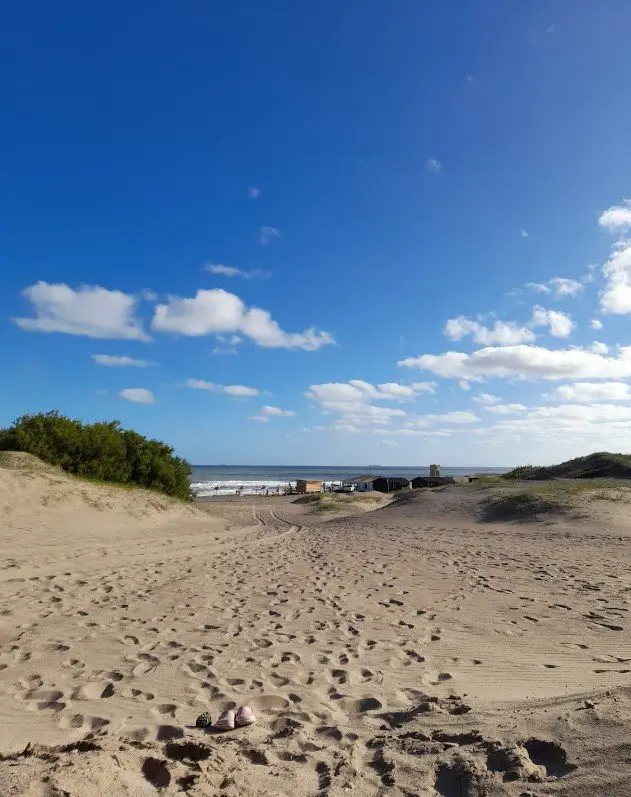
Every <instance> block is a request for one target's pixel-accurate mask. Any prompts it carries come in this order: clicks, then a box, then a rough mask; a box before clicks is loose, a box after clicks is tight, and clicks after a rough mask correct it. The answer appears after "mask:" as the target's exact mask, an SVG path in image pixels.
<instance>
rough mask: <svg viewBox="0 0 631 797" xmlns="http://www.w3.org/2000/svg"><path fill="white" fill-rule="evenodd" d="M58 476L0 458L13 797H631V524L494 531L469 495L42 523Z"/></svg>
mask: <svg viewBox="0 0 631 797" xmlns="http://www.w3.org/2000/svg"><path fill="white" fill-rule="evenodd" d="M39 478H40V477H39V476H37V475H35V476H33V475H32V474H31V475H29V477H28V479H26V477H24V475H23V474H22V475H21V476H20V474H19V473H18V474H16V473H14V472H9V475H7V472H4V471H2V470H1V469H0V479H2V480H4V479H9V482H10V485H11V486H10V489H9V491H8V492H7V493H5V497H4V499H3V501H2V502H0V503H1V504H4V505H7V504H6V503H5V502H7V501H8V505H9V506H10V507H11V511H9V512H4V513H3V515H2V526H3V529H2V546H3V557H5V564H6V563H7V562H8V566H4V565H3V567H4V569H3V570H0V590H1V591H2V593H1V594H2V602H1V604H0V605H1V606H2V607H3V608H2V614H1V615H0V641H1V642H2V648H1V652H0V710H1V711H2V717H3V720H4V721H3V723H2V724H1V725H0V751H1V752H2V753H3V759H2V761H0V793H1V794H3V795H11V797H13V795H29V797H40V796H44V795H45V796H46V797H57V795H61V794H69V795H72V797H75V795H81V796H82V795H86V796H87V795H94V794H107V795H151V794H158V793H161V794H165V795H174V794H180V793H187V794H190V795H200V796H203V795H226V797H232V796H233V795H235V796H236V795H270V794H274V795H320V796H321V797H324V795H327V796H328V797H336V795H342V794H344V795H346V794H348V793H349V792H353V793H356V794H359V795H383V794H392V795H396V796H397V797H398V796H399V795H401V797H403V796H404V795H405V796H408V795H428V797H436V795H440V797H461V795H465V796H467V797H471V796H475V797H480V796H481V795H489V796H490V797H493V795H523V794H535V795H544V794H548V795H549V794H557V795H605V794H607V795H628V794H629V793H631V775H630V774H629V772H628V766H627V764H626V758H627V755H628V754H627V753H626V752H625V750H626V749H628V745H629V743H630V742H631V732H629V731H628V727H629V719H630V718H631V688H630V687H631V641H630V639H629V634H628V608H629V603H628V596H629V591H630V590H631V575H629V573H628V568H627V564H626V562H627V560H628V556H629V553H630V547H631V545H630V543H631V538H630V537H629V536H628V535H627V534H626V532H625V531H624V524H622V525H616V523H615V522H614V520H610V523H609V525H608V526H607V527H606V528H602V527H594V526H592V525H590V524H589V523H588V522H587V520H586V521H584V522H583V523H582V525H578V524H577V525H575V526H572V525H569V524H568V523H567V522H566V521H565V520H563V519H561V520H560V521H559V522H556V523H554V524H545V523H535V524H523V523H519V524H498V523H494V524H486V523H480V522H479V521H478V518H479V512H477V510H475V511H474V509H475V506H478V504H476V501H478V500H479V496H478V498H475V497H474V498H473V499H472V498H471V496H472V494H473V493H472V492H471V491H466V490H453V491H451V492H449V494H448V495H438V496H437V495H423V496H422V497H420V498H418V500H417V499H414V500H412V501H408V502H406V503H405V504H399V505H396V504H395V505H392V506H389V507H386V508H384V509H380V510H377V511H376V512H374V513H371V514H365V515H362V516H361V517H353V518H345V519H335V520H332V521H328V522H327V521H322V520H320V519H319V518H317V517H314V516H313V515H311V514H308V513H306V512H305V509H304V506H303V507H300V506H297V505H292V504H291V503H289V502H284V501H282V500H278V499H270V500H265V499H253V500H251V501H249V502H248V501H247V500H245V501H241V502H236V501H229V502H226V503H225V504H222V503H220V502H213V503H212V504H211V505H210V509H209V511H208V513H200V512H193V513H191V512H190V511H189V510H186V509H182V508H179V509H178V508H177V507H173V506H170V507H168V508H166V509H165V510H163V511H164V516H163V518H162V519H160V518H159V513H158V512H157V510H156V512H155V514H153V515H151V518H150V519H147V518H144V519H133V518H132V519H130V518H129V517H126V516H125V511H124V509H123V507H124V505H125V501H127V500H129V495H126V496H125V497H122V496H114V495H110V498H109V499H108V500H110V501H116V500H120V501H121V503H120V504H118V503H116V505H115V506H112V507H109V508H108V509H106V510H104V509H95V508H94V507H91V506H90V505H89V502H88V504H87V505H82V504H81V501H80V499H79V498H78V497H77V496H74V497H71V499H69V500H71V502H72V506H73V510H72V513H71V514H68V513H67V512H66V513H64V512H62V511H61V510H59V509H58V508H56V509H55V508H52V509H51V508H50V506H49V507H48V508H46V507H45V508H42V506H41V503H37V502H36V501H32V507H31V510H32V517H31V520H29V519H28V518H29V515H28V511H27V504H28V501H24V502H23V504H20V503H19V501H18V500H17V496H18V495H21V496H22V497H24V495H26V494H33V484H35V485H36V486H37V489H44V488H43V487H42V485H41V483H40V481H39ZM47 478H48V477H47ZM75 486H76V485H75ZM71 487H72V485H71ZM71 487H68V488H67V489H69V490H71ZM46 489H51V488H50V485H49V487H48V488H46ZM64 489H66V488H64ZM90 489H91V490H96V491H97V492H98V491H99V488H97V487H93V486H91V487H90ZM108 489H109V488H108ZM112 489H113V488H112ZM114 492H117V491H114ZM38 494H39V493H38ZM7 495H8V498H7ZM11 495H15V496H16V500H15V502H14V501H13V500H12V499H11ZM140 500H141V501H142V500H144V499H140ZM74 502H77V503H74ZM441 502H442V505H443V507H445V508H446V515H445V514H444V515H443V518H446V519H441V516H440V503H441ZM13 504H15V505H16V506H17V505H20V506H22V508H21V509H20V511H19V513H16V510H15V508H14V506H13ZM178 512H179V514H178ZM70 516H72V524H70V525H71V528H70V529H69V526H68V521H69V518H70ZM96 518H99V521H98V522H96V520H95V519H96ZM93 521H94V522H93ZM44 523H45V524H46V531H45V532H44V531H43V530H42V525H43V524H44ZM25 552H26V553H25ZM7 557H9V558H7ZM245 702H247V703H249V704H250V705H251V706H252V707H253V708H254V709H255V711H256V712H257V714H258V716H259V722H258V724H257V725H256V726H254V727H251V728H249V729H244V730H239V731H235V732H234V733H231V734H224V735H213V734H211V733H205V732H203V731H199V730H197V729H195V728H194V727H191V726H192V725H193V723H194V720H195V717H196V715H197V714H198V713H199V712H201V711H202V710H210V711H211V712H212V714H213V716H217V715H218V713H219V711H220V710H222V709H223V708H225V707H229V706H232V705H239V704H242V703H245Z"/></svg>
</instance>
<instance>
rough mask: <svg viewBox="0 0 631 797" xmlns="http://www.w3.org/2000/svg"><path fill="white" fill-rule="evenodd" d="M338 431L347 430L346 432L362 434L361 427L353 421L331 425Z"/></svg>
mask: <svg viewBox="0 0 631 797" xmlns="http://www.w3.org/2000/svg"><path fill="white" fill-rule="evenodd" d="M330 428H331V429H335V430H336V431H338V432H345V433H346V434H360V433H361V429H359V428H358V427H357V426H355V425H354V424H352V423H336V424H334V425H333V426H331V427H330Z"/></svg>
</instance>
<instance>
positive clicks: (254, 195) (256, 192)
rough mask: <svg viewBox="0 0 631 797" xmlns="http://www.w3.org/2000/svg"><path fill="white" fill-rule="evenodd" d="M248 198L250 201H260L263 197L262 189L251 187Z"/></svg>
mask: <svg viewBox="0 0 631 797" xmlns="http://www.w3.org/2000/svg"><path fill="white" fill-rule="evenodd" d="M248 196H249V197H250V199H258V198H259V197H260V196H261V189H260V188H257V187H256V186H255V185H251V186H250V187H249V188H248Z"/></svg>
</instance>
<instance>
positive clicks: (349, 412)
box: [305, 379, 434, 425]
mask: <svg viewBox="0 0 631 797" xmlns="http://www.w3.org/2000/svg"><path fill="white" fill-rule="evenodd" d="M433 390H434V383H428V382H414V383H413V384H412V385H399V384H397V383H391V382H386V383H384V384H381V385H371V384H370V383H369V382H363V381H362V380H360V379H352V380H351V381H350V382H327V383H324V384H321V385H311V386H310V387H309V389H308V390H307V392H306V393H305V396H306V397H307V398H309V399H311V400H313V401H314V402H316V405H317V406H319V407H320V409H322V411H323V412H324V413H325V414H328V413H336V414H338V415H340V416H342V418H343V422H345V423H349V424H351V425H358V424H370V423H379V422H382V423H383V422H385V423H388V422H389V421H390V420H391V419H392V418H395V417H403V416H405V414H406V413H405V412H404V411H403V410H401V409H398V408H393V407H383V406H380V405H378V404H372V403H371V402H372V401H391V402H392V401H394V402H402V401H406V400H411V399H413V398H415V397H417V396H418V395H420V394H422V393H428V392H433Z"/></svg>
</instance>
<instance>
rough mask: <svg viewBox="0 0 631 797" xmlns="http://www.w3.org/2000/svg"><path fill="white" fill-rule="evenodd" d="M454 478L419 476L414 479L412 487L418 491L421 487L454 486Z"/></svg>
mask: <svg viewBox="0 0 631 797" xmlns="http://www.w3.org/2000/svg"><path fill="white" fill-rule="evenodd" d="M454 483H455V481H454V478H453V477H452V476H417V477H416V478H415V479H412V481H411V483H410V486H411V487H412V488H413V489H415V490H417V489H418V488H419V487H443V486H444V485H445V484H454Z"/></svg>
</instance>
